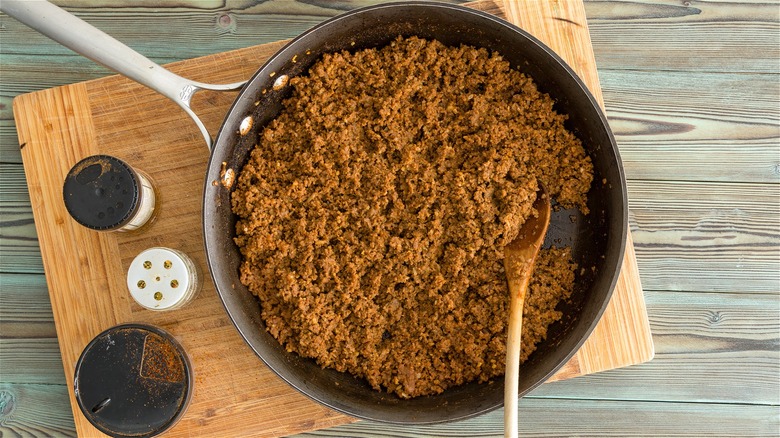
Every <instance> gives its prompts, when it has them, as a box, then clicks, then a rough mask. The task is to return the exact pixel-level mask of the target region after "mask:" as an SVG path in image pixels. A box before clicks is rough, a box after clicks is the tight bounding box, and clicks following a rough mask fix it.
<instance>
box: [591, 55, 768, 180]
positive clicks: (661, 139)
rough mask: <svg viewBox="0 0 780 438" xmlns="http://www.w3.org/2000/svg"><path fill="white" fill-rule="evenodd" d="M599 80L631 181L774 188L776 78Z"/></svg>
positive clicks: (637, 76)
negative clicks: (760, 184)
mask: <svg viewBox="0 0 780 438" xmlns="http://www.w3.org/2000/svg"><path fill="white" fill-rule="evenodd" d="M599 75H600V78H601V80H602V86H603V90H604V100H605V102H606V106H607V115H608V118H609V123H610V126H611V127H612V130H613V132H614V133H615V138H616V139H617V142H618V145H619V146H620V153H621V158H622V160H623V166H624V167H625V170H626V177H627V178H628V179H629V180H631V179H644V180H647V179H652V180H663V181H724V182H767V183H778V182H780V129H778V126H779V125H780V81H778V76H777V75H776V74H772V75H770V74H751V75H737V74H732V73H681V72H661V71H635V70H631V71H624V70H603V69H602V70H600V71H599ZM724 90H727V92H724Z"/></svg>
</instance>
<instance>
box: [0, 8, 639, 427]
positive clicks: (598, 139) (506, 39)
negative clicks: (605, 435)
mask: <svg viewBox="0 0 780 438" xmlns="http://www.w3.org/2000/svg"><path fill="white" fill-rule="evenodd" d="M21 4H22V5H28V4H27V3H21ZM25 8H26V9H29V6H25V7H21V6H20V2H13V1H10V0H5V1H4V3H3V5H2V6H0V9H2V10H3V11H4V12H7V13H9V15H12V16H15V17H17V18H19V19H20V21H23V22H25V23H26V24H29V25H31V26H32V27H34V28H36V29H38V30H41V31H42V32H43V33H45V34H47V35H49V36H52V37H54V38H55V39H57V40H58V41H60V42H61V43H63V44H65V45H67V46H68V47H71V48H74V50H77V51H79V52H81V53H84V52H85V51H87V52H89V50H84V47H82V46H80V45H79V43H78V42H75V43H74V42H73V41H70V40H69V39H68V38H69V37H71V35H69V34H70V33H73V32H77V31H76V30H75V29H73V26H77V25H78V26H83V25H85V23H83V22H80V21H79V23H82V24H79V23H76V24H73V23H70V26H65V27H70V28H69V29H66V30H62V29H58V28H59V27H61V26H57V25H56V24H52V23H49V22H44V23H43V24H42V23H41V22H40V20H36V18H37V17H35V16H34V15H35V14H30V13H29V10H28V11H27V15H25V14H24V13H20V12H19V11H20V10H22V9H25ZM22 12H24V11H22ZM49 12H50V13H51V11H49ZM29 15H33V16H32V18H31V17H30V16H29ZM59 18H60V19H61V20H64V18H62V17H59ZM61 20H60V21H61ZM44 21H45V20H44ZM60 24H62V23H60ZM63 26H64V25H63ZM101 34H102V33H101ZM101 34H96V35H97V36H93V41H94V40H95V38H97V37H100V38H103V36H105V37H107V36H106V35H105V34H102V35H101ZM398 35H403V36H411V35H417V36H420V37H423V38H430V39H438V40H439V41H441V42H443V43H445V44H447V45H460V44H468V45H473V46H477V47H485V48H487V49H489V50H491V51H498V52H499V53H501V54H502V55H503V56H504V58H505V59H506V60H508V61H509V62H510V63H511V64H512V65H513V67H515V68H516V69H518V70H520V71H522V72H524V73H526V74H528V75H530V76H531V77H532V78H533V79H534V81H535V82H536V84H537V85H538V88H539V90H540V91H542V92H545V93H548V94H549V95H550V96H551V97H552V98H553V99H554V100H555V102H556V104H555V109H556V110H557V111H559V112H561V113H565V114H568V115H569V120H568V122H567V128H568V129H570V130H572V131H573V132H574V133H575V134H576V135H577V136H578V137H579V138H580V139H581V140H582V142H583V144H584V146H585V149H586V150H587V152H588V153H589V155H590V156H591V159H592V160H593V165H594V173H595V175H594V184H593V187H592V188H591V190H590V192H589V193H588V207H589V209H590V211H591V213H590V214H589V215H588V216H585V217H583V216H582V215H580V214H579V212H578V211H576V210H571V211H568V210H560V211H557V212H555V213H554V214H553V217H552V222H551V224H550V230H549V232H548V235H547V244H548V245H549V244H550V243H552V242H555V243H556V244H557V245H560V244H564V245H569V246H571V247H572V253H573V255H574V258H575V260H576V261H577V262H578V263H579V265H580V266H582V267H585V268H591V267H593V268H594V269H585V273H584V274H581V275H578V277H577V279H576V290H575V291H574V294H573V296H572V299H571V302H570V303H568V304H566V305H564V308H563V309H561V310H563V311H564V313H565V315H566V316H565V317H564V319H563V320H561V321H559V322H558V323H556V324H554V325H553V326H552V327H551V328H550V329H549V331H548V338H547V340H546V341H544V342H543V343H541V344H540V345H539V346H538V348H537V350H536V351H535V352H534V353H533V354H532V355H531V357H530V358H529V360H528V361H527V362H526V363H525V364H524V365H523V366H522V369H521V370H520V392H521V394H525V393H527V392H528V391H530V390H531V389H533V388H535V387H536V386H538V385H540V384H541V383H542V382H544V381H545V380H546V379H547V378H549V377H550V376H551V375H553V374H554V373H555V372H556V370H558V369H559V368H560V367H561V366H563V365H564V364H565V363H566V362H567V361H568V360H569V359H570V358H571V357H572V356H573V355H574V353H575V352H576V351H577V350H578V349H579V347H580V346H581V345H582V343H583V342H584V341H585V339H586V338H587V337H588V335H589V334H590V333H591V331H592V330H593V328H594V327H595V325H596V323H597V322H598V320H599V318H600V317H601V315H602V313H603V312H604V309H605V308H606V306H607V303H608V302H609V299H610V297H611V294H612V291H613V289H614V287H615V284H616V282H617V277H618V274H619V270H620V265H621V262H622V258H623V252H624V249H625V243H626V233H627V222H628V221H627V200H626V188H625V179H624V176H623V169H622V165H621V163H620V158H619V155H618V150H617V147H616V145H615V141H614V138H613V136H612V133H611V131H610V129H609V127H608V125H607V121H606V118H605V117H604V114H603V113H602V112H601V110H600V109H599V106H598V104H597V103H596V101H595V100H594V98H593V96H592V95H591V94H590V93H589V92H588V90H587V89H586V87H585V85H584V84H583V83H582V81H581V80H580V79H579V78H578V77H577V76H576V75H575V74H574V72H573V71H572V70H571V69H570V68H569V67H568V66H567V65H566V64H565V63H564V62H563V61H562V60H561V59H560V58H559V57H558V56H557V55H556V54H555V53H554V52H552V51H551V50H550V49H549V48H547V47H546V46H544V45H543V44H541V43H540V42H539V41H538V40H536V39H535V38H533V37H532V36H530V35H529V34H527V33H526V32H524V31H522V30H520V29H518V28H517V27H515V26H513V25H511V24H509V23H506V22H505V21H503V20H500V19H498V18H495V17H493V16H491V15H489V14H486V13H482V12H478V11H474V10H471V9H467V8H464V7H459V6H453V5H449V4H439V3H429V2H407V3H390V4H385V5H380V6H374V7H368V8H364V9H360V10H355V11H352V12H349V13H346V14H344V15H340V16H338V17H335V18H333V19H331V20H328V21H326V22H324V23H322V24H320V25H318V26H316V27H314V28H313V29H311V30H309V31H307V32H306V33H304V34H303V35H301V36H299V37H298V38H296V39H295V40H293V41H292V42H290V43H289V44H288V45H286V46H285V47H284V48H283V49H281V50H280V51H279V52H278V53H277V54H275V55H274V56H273V57H272V58H271V59H269V60H268V61H267V62H266V64H265V65H263V66H262V67H261V68H260V70H258V71H257V72H256V73H255V75H254V76H252V78H251V79H250V80H249V81H248V82H247V83H246V85H245V86H244V87H243V89H242V91H241V92H240V94H239V95H238V97H237V98H236V100H235V102H234V103H233V105H232V107H231V108H230V110H229V112H228V114H227V116H226V118H225V121H224V123H223V125H222V127H221V128H220V130H219V133H218V134H217V137H216V139H215V142H214V144H213V148H212V153H211V158H210V160H209V164H208V171H207V175H206V180H205V191H204V198H203V236H204V240H205V243H206V253H207V257H208V263H209V269H210V271H211V275H212V278H213V280H214V283H215V285H216V289H217V292H218V293H219V296H220V298H221V299H222V302H223V304H224V306H225V310H226V311H227V313H228V315H229V317H230V318H231V320H232V321H233V323H234V324H235V326H236V328H237V329H238V331H239V332H240V333H241V336H242V337H243V338H244V339H245V340H246V342H247V343H248V344H249V345H250V347H251V348H252V349H253V350H254V351H255V352H256V353H257V355H258V356H259V357H260V358H261V359H262V360H263V361H264V362H265V363H266V364H267V365H268V366H269V367H270V368H271V369H272V370H274V372H276V373H277V374H278V375H279V376H280V377H281V378H283V379H284V380H286V381H287V382H288V383H289V384H290V385H292V386H293V387H295V388H297V389H298V390H300V391H301V392H303V393H304V394H306V395H308V396H309V397H311V398H313V399H315V400H317V401H319V402H320V403H322V404H324V405H326V406H329V407H331V408H333V409H336V410H339V411H342V412H344V413H347V414H349V415H353V416H356V417H360V418H366V419H372V420H378V421H386V422H394V423H416V424H422V423H436V422H444V421H452V420H458V419H463V418H467V417H471V416H475V415H479V414H481V413H484V412H488V411H490V410H493V409H495V408H497V407H499V406H501V404H502V401H503V379H496V380H495V381H493V382H490V383H484V384H476V383H472V384H466V385H463V386H460V387H455V388H450V389H448V390H446V391H445V392H444V393H442V394H439V395H434V396H424V397H419V398H415V399H411V400H402V399H400V398H398V397H396V396H395V395H392V394H386V393H382V392H377V391H374V390H373V389H371V388H370V387H369V385H368V384H367V383H366V382H364V381H363V380H360V379H357V378H354V377H352V376H351V375H348V374H344V373H339V372H336V371H333V370H327V369H322V368H320V367H319V366H318V365H317V364H316V363H315V362H314V361H313V360H310V359H305V358H301V357H299V356H297V355H294V354H290V353H287V352H286V351H285V350H284V348H282V347H281V346H280V345H279V343H278V342H277V341H276V340H275V339H274V338H272V337H271V335H269V334H268V333H267V332H266V330H265V325H264V323H263V321H262V320H261V319H260V311H259V302H258V301H257V299H256V298H255V297H253V296H252V294H251V293H250V292H249V291H248V290H247V289H246V288H245V287H244V286H243V285H242V284H241V282H240V281H239V277H238V269H239V265H240V254H239V251H238V248H237V247H236V245H235V244H234V243H233V236H234V228H235V222H236V218H235V216H234V215H233V213H232V212H231V209H230V188H229V187H230V184H222V183H221V182H222V181H223V177H224V175H225V173H226V172H227V173H228V175H230V173H231V172H233V173H234V174H235V173H236V172H238V171H239V170H240V169H241V167H242V166H243V164H244V163H245V162H246V161H247V159H248V156H249V152H250V150H251V148H252V147H253V146H254V144H255V139H256V137H257V135H258V133H259V132H260V130H262V128H263V127H264V126H265V125H266V124H267V123H268V122H269V121H270V120H272V119H273V118H274V117H275V116H276V115H277V114H278V112H279V111H280V109H281V107H282V101H283V99H285V98H286V97H287V96H288V95H289V92H290V90H289V88H288V87H282V88H281V89H280V90H274V89H273V84H274V81H275V80H277V79H278V78H279V76H281V75H288V76H290V77H292V76H297V75H301V74H305V72H306V71H307V69H308V68H309V67H310V66H311V65H312V64H313V63H314V62H315V61H316V60H317V59H318V58H319V57H320V55H321V54H323V53H326V52H333V51H339V50H351V51H354V50H359V49H362V48H367V47H375V46H382V45H384V44H387V43H389V42H390V41H391V40H392V39H394V38H395V37H397V36H398ZM63 36H64V37H65V38H63ZM108 38H110V37H108ZM63 40H65V41H63ZM114 42H115V41H114ZM112 44H113V43H112ZM128 50H129V49H128ZM86 55H87V56H89V57H90V58H92V59H95V60H97V61H99V62H101V63H104V64H106V65H108V66H109V67H111V68H114V69H115V70H118V71H120V73H123V74H125V75H126V76H129V77H131V78H132V79H135V80H137V81H139V82H141V83H143V84H144V85H147V86H150V87H152V88H155V89H158V90H159V91H161V92H162V93H163V94H165V95H166V96H168V97H170V98H171V99H173V100H174V101H176V102H177V103H178V104H179V105H180V106H182V107H183V108H184V109H185V111H187V112H188V113H190V115H192V112H191V110H189V106H188V104H189V98H190V96H191V93H192V92H193V89H194V90H197V89H198V88H209V89H228V88H230V87H235V86H236V84H231V85H228V86H222V87H219V86H217V87H212V86H208V85H206V84H199V83H191V82H190V83H180V82H181V81H186V80H184V79H182V78H179V77H178V76H175V75H171V74H169V73H167V72H165V73H162V72H160V71H159V70H155V69H161V68H160V67H159V66H156V65H154V64H152V63H151V62H150V61H148V60H146V59H145V58H143V57H141V56H140V55H137V54H135V55H133V57H132V62H134V63H136V64H138V65H137V66H136V68H134V69H133V68H131V69H129V70H128V68H127V66H124V65H118V64H117V63H119V64H122V63H121V62H120V61H117V60H115V59H113V58H111V57H110V56H107V58H109V59H106V58H104V57H103V56H102V55H101V54H100V53H95V52H94V51H93V52H90V53H86ZM123 55H124V56H125V57H127V56H129V55H126V54H123ZM293 58H295V62H293ZM146 63H149V64H151V65H149V64H146ZM147 69H148V70H154V71H156V72H157V73H161V74H163V75H165V74H168V75H170V76H165V78H166V80H165V81H160V80H158V79H155V78H152V79H150V78H149V77H148V76H149V75H148V74H147V73H148V72H147V71H146V70H147ZM272 73H273V75H272ZM170 83H175V85H176V86H180V88H179V89H177V88H175V87H174V88H172V86H171V85H170ZM263 91H265V93H263ZM258 101H259V105H257V106H256V105H255V102H258ZM247 116H251V117H252V119H253V121H254V123H253V124H252V127H251V129H250V132H249V133H247V134H246V135H241V134H240V133H239V126H240V124H241V122H242V120H244V119H245V118H246V117H247ZM196 121H197V118H196ZM198 123H199V122H198ZM199 127H200V128H201V131H202V132H204V134H205V136H206V138H207V142H209V143H210V138H209V137H208V133H207V132H205V128H203V127H202V124H200V123H199ZM602 180H606V181H607V184H602V183H601V181H602ZM214 181H217V182H218V183H217V184H216V185H215V184H213V183H212V182H214ZM572 215H575V216H576V217H577V220H575V221H572V220H571V216H572Z"/></svg>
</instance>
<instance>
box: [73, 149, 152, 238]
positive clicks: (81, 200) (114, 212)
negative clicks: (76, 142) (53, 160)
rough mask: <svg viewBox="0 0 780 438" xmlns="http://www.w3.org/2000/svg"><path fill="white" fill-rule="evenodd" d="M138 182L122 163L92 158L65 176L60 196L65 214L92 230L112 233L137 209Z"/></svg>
mask: <svg viewBox="0 0 780 438" xmlns="http://www.w3.org/2000/svg"><path fill="white" fill-rule="evenodd" d="M139 193H140V181H139V180H138V177H137V176H136V173H135V172H134V171H133V169H132V168H131V167H130V166H128V165H127V164H126V163H125V162H124V161H122V160H120V159H118V158H116V157H112V156H109V155H93V156H91V157H87V158H85V159H83V160H81V161H79V162H78V163H76V165H75V166H73V168H71V169H70V172H68V176H67V177H66V178H65V184H64V186H63V189H62V195H63V198H64V200H65V208H67V209H68V213H70V215H71V216H72V217H73V219H75V220H76V222H78V223H80V224H81V225H83V226H85V227H87V228H91V229H93V230H112V229H116V228H120V227H122V226H123V225H125V224H126V223H127V222H129V221H130V220H131V219H132V217H133V216H134V215H135V213H136V212H137V211H138V208H139V207H140V203H139V199H138V198H139Z"/></svg>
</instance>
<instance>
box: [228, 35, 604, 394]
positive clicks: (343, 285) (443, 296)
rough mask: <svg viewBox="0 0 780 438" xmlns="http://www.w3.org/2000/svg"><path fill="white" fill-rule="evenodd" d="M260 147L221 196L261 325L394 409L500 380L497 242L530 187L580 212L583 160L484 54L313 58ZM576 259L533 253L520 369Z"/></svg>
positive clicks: (425, 50)
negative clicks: (392, 397) (403, 401)
mask: <svg viewBox="0 0 780 438" xmlns="http://www.w3.org/2000/svg"><path fill="white" fill-rule="evenodd" d="M289 84H290V86H291V87H292V95H291V97H290V98H289V99H287V100H286V101H285V102H284V108H283V110H282V111H281V113H280V114H279V116H278V117H277V118H276V119H275V120H273V121H272V122H271V123H269V124H268V125H267V126H266V127H265V128H264V129H263V130H262V131H261V133H260V134H259V138H258V144H257V146H256V148H255V149H254V150H253V151H252V152H251V156H250V159H249V161H248V162H247V164H246V165H245V166H244V168H243V169H242V170H241V172H240V174H239V177H238V180H237V187H236V190H235V191H234V192H233V194H232V207H233V211H234V212H235V213H236V214H237V215H238V217H239V220H238V222H237V224H236V238H235V241H236V243H237V244H238V246H239V248H240V250H241V254H242V257H243V262H242V265H241V269H240V271H241V272H240V274H241V281H242V283H243V284H245V285H246V286H247V287H248V288H249V290H250V291H251V292H252V293H253V294H254V295H256V296H257V297H258V299H259V300H260V304H261V314H262V318H263V320H264V321H265V324H266V327H267V330H268V331H269V332H270V333H271V334H272V335H273V336H274V337H275V338H276V339H277V340H278V341H279V342H280V343H281V344H282V345H283V346H284V347H285V348H286V349H287V351H289V352H295V353H297V354H300V355H302V356H306V357H311V358H314V359H315V360H316V361H317V362H318V363H319V364H320V365H321V366H323V367H329V368H333V369H336V370H339V371H344V372H350V373H352V374H354V375H356V376H359V377H362V378H365V379H366V380H367V381H368V382H369V384H370V385H371V386H372V387H373V388H375V389H377V390H382V389H383V390H386V391H388V392H393V393H395V394H397V395H398V396H400V397H402V398H410V397H416V396H420V395H426V394H436V393H440V392H442V391H444V390H445V389H447V388H449V387H452V386H456V385H460V384H463V383H467V382H471V381H480V382H484V381H486V380H488V379H490V378H493V377H496V376H500V375H502V374H503V373H504V360H505V354H506V345H505V344H506V328H507V327H506V323H507V319H508V308H509V298H508V293H507V286H506V277H505V273H504V268H503V247H504V245H506V244H507V243H508V242H510V241H511V240H512V239H514V237H515V236H516V235H517V232H518V229H519V228H520V226H521V225H522V224H523V222H524V221H525V218H527V217H528V216H529V215H530V214H533V213H534V211H533V209H532V204H533V201H534V199H535V194H536V191H537V188H538V183H539V182H540V181H541V182H543V183H544V184H545V186H546V187H547V190H548V192H549V193H550V195H551V196H552V197H553V198H554V199H555V200H556V201H557V202H558V203H559V204H560V205H562V206H564V207H567V208H568V207H578V208H579V209H580V210H582V211H583V212H584V213H587V207H586V193H587V192H588V190H589V188H590V185H591V181H592V178H593V171H592V164H591V161H590V158H589V157H588V156H587V155H586V153H585V151H584V149H583V147H582V144H581V143H580V141H579V140H578V139H577V138H576V137H575V136H574V135H573V134H572V133H571V132H569V131H567V130H566V129H565V128H564V126H563V122H564V120H565V119H566V116H564V115H560V114H557V113H555V112H554V111H553V101H552V99H551V98H549V97H548V96H547V95H545V94H542V93H540V92H539V91H537V89H536V86H535V85H534V83H533V82H532V80H531V79H530V78H529V77H527V76H525V75H524V74H522V73H519V72H517V71H515V70H513V69H511V68H510V65H509V63H508V62H507V61H505V60H504V59H503V58H502V57H501V56H500V55H499V54H496V53H490V52H488V51H487V50H485V49H476V48H473V47H468V46H461V47H447V46H444V45H443V44H441V43H439V42H437V41H427V40H424V39H420V38H417V37H410V38H400V37H399V38H398V39H396V40H395V41H394V42H392V43H391V44H389V45H388V46H386V47H383V48H379V49H368V50H361V51H357V52H355V53H348V52H339V53H333V54H326V55H324V56H323V58H322V59H321V60H319V61H318V62H317V63H316V64H314V65H313V66H312V67H311V69H310V71H309V73H308V75H306V76H301V77H295V78H291V79H290V81H289ZM575 269H576V264H574V263H573V262H572V261H571V256H570V252H569V250H568V249H567V248H561V249H555V248H552V249H548V250H543V251H542V253H541V254H540V256H539V258H538V262H537V265H536V269H535V273H534V277H533V279H532V284H531V286H530V290H529V293H528V296H527V301H526V305H525V311H524V315H525V321H524V324H523V347H522V353H521V360H525V359H526V358H527V357H528V356H529V355H530V354H531V353H532V352H533V350H534V349H535V348H536V347H535V346H536V344H537V343H538V342H539V341H541V340H543V339H544V338H545V336H546V332H547V327H548V326H549V325H550V324H551V323H552V322H554V321H556V320H558V319H559V318H560V317H561V314H560V312H558V311H556V310H555V306H556V304H557V303H558V302H559V301H560V300H561V299H565V298H566V297H568V295H569V294H570V293H571V290H572V288H573V284H574V272H575Z"/></svg>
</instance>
